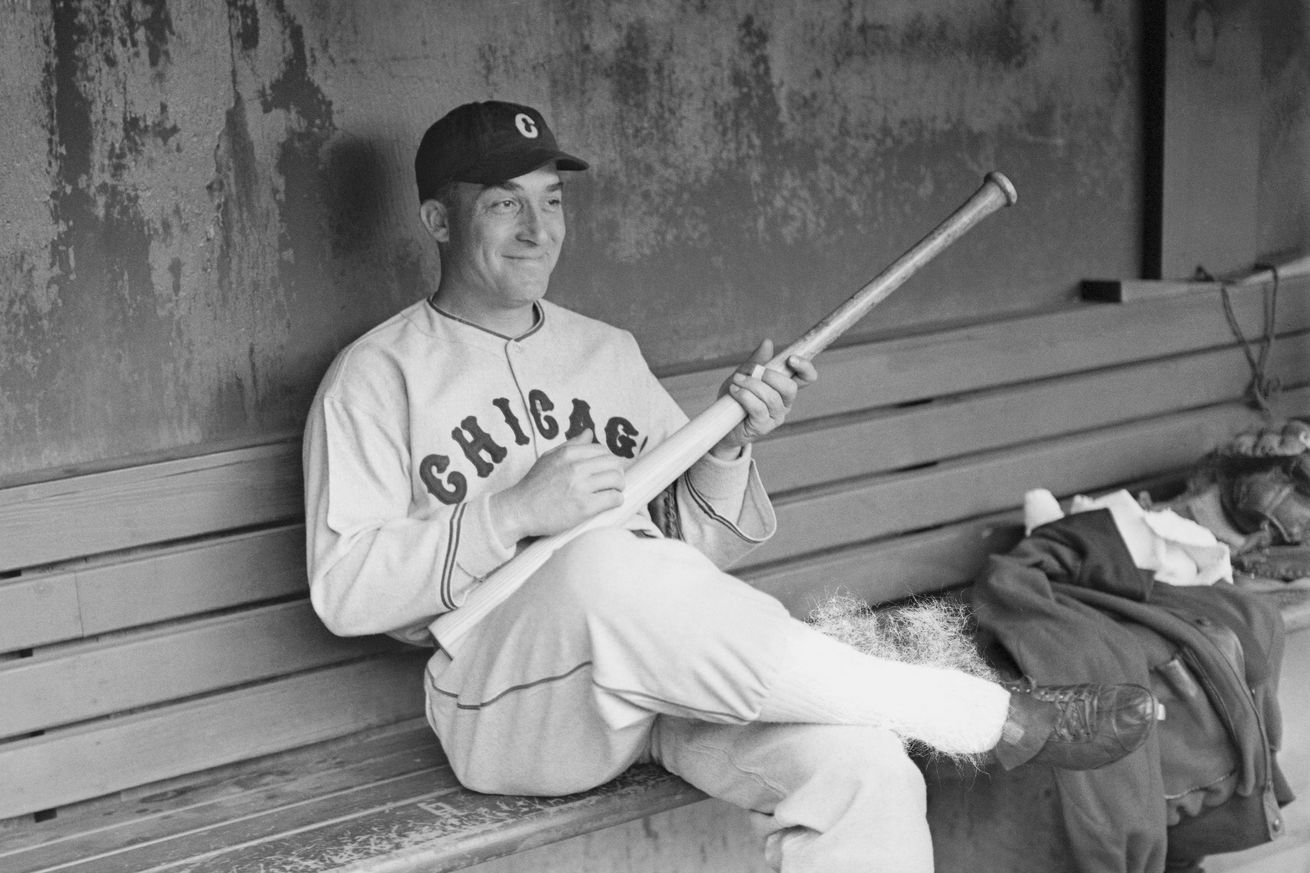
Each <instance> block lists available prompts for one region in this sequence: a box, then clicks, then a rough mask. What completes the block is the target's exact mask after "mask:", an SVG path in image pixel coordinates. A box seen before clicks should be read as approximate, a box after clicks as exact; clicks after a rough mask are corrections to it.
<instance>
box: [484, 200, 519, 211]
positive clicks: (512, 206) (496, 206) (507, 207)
mask: <svg viewBox="0 0 1310 873" xmlns="http://www.w3.org/2000/svg"><path fill="white" fill-rule="evenodd" d="M516 209H518V201H516V200H510V199H505V200H497V201H495V202H493V203H492V204H491V211H492V212H497V213H501V214H509V213H512V212H514V210H516Z"/></svg>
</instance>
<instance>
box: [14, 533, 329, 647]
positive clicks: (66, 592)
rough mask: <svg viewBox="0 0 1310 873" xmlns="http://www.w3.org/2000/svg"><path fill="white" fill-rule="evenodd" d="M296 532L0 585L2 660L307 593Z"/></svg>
mask: <svg viewBox="0 0 1310 873" xmlns="http://www.w3.org/2000/svg"><path fill="white" fill-rule="evenodd" d="M306 590H307V584H306V575H305V528H304V525H300V524H296V525H290V526H287V527H278V528H272V529H269V530H264V531H257V532H254V533H247V534H239V535H237V536H233V537H229V538H225V539H221V540H214V541H212V542H206V543H203V544H200V545H191V546H184V547H171V548H162V549H159V550H157V551H153V552H151V553H150V554H149V555H140V556H133V557H129V558H128V559H126V560H113V561H101V562H98V563H86V564H82V565H79V566H78V567H77V568H76V569H68V570H60V571H50V572H45V573H36V574H33V575H32V576H24V577H21V578H19V579H17V580H15V581H13V582H10V583H7V584H0V652H8V651H14V650H17V649H30V648H33V647H35V646H40V645H48V644H50V643H58V642H63V641H65V640H71V639H78V638H80V637H84V636H94V635H96V634H103V633H108V632H110V631H120V630H123V629H125V628H131V627H137V626H140V625H146V624H154V623H158V622H163V621H168V620H171V619H178V618H185V617H186V616H190V615H197V614H202V613H206V612H214V611H217V610H220V609H230V608H232V607H237V606H244V605H247V604H251V603H258V602H260V601H263V600H272V599H274V598H278V597H286V596H288V595H294V594H298V593H303V592H305V591H306Z"/></svg>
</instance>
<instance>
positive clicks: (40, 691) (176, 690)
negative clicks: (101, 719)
mask: <svg viewBox="0 0 1310 873" xmlns="http://www.w3.org/2000/svg"><path fill="white" fill-rule="evenodd" d="M402 645H403V644H402V643H398V642H395V641H393V640H390V639H388V638H386V637H360V638H355V639H341V638H339V637H335V636H333V635H332V634H331V633H330V632H329V631H328V630H327V629H326V628H325V627H324V626H323V623H322V622H321V621H319V619H318V616H316V615H315V614H314V612H313V610H312V609H311V608H310V605H309V602H308V601H305V600H301V601H295V602H292V603H283V604H278V605H275V606H270V607H265V608H262V609H255V610H248V611H245V612H241V613H236V614H232V615H223V616H219V617H216V618H210V619H206V620H203V621H197V622H191V623H188V624H186V625H183V626H178V627H170V628H167V629H164V630H158V631H152V632H148V633H142V634H136V635H133V636H131V637H130V638H123V639H111V640H106V641H103V642H96V643H89V644H86V645H81V646H73V647H61V648H60V649H58V650H56V651H54V652H52V653H50V654H49V655H44V656H43V655H41V654H38V655H37V656H35V657H32V658H23V659H20V660H14V661H8V662H4V663H0V700H5V701H8V703H7V704H6V705H5V706H4V707H2V708H0V737H12V736H15V735H18V734H24V733H30V732H32V731H37V730H44V729H49V728H52V727H58V726H60V725H65V724H72V723H75V722H80V721H86V720H89V719H92V718H95V717H97V716H102V715H109V714H112V713H115V712H125V711H127V710H131V709H137V708H140V707H143V706H149V705H152V704H157V703H163V702H166V701H170V700H178V699H181V698H184V697H191V696H194V695H197V694H202V693H205V692H209V691H216V690H219V689H223V688H231V687H234V686H237V685H243V684H246V683H250V682H256V681H259V680H262V679H268V678H272V677H275V676H281V675H285V674H288V673H295V672H299V671H301V670H308V669H312V668H315V667H321V666H324V665H327V664H333V663H338V662H341V661H346V660H351V659H356V658H360V657H363V656H365V655H371V654H376V653H378V652H381V651H394V650H396V649H397V648H398V647H400V646H402Z"/></svg>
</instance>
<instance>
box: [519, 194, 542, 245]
mask: <svg viewBox="0 0 1310 873" xmlns="http://www.w3.org/2000/svg"><path fill="white" fill-rule="evenodd" d="M549 237H550V225H549V222H548V221H547V218H546V216H545V215H543V214H542V212H541V210H540V209H538V208H537V207H536V206H533V205H532V204H528V205H526V206H524V207H523V210H522V211H521V212H520V213H519V239H522V240H524V241H526V242H533V243H536V244H537V245H541V244H543V243H545V242H546V240H547V239H548V238H549Z"/></svg>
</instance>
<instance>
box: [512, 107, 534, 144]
mask: <svg viewBox="0 0 1310 873" xmlns="http://www.w3.org/2000/svg"><path fill="white" fill-rule="evenodd" d="M514 126H515V127H517V128H518V129H519V133H521V134H523V135H524V136H526V137H527V138H528V139H536V138H537V134H538V130H537V123H536V122H535V121H533V120H532V116H530V115H528V114H527V113H525V112H520V113H519V114H518V115H515V116H514Z"/></svg>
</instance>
